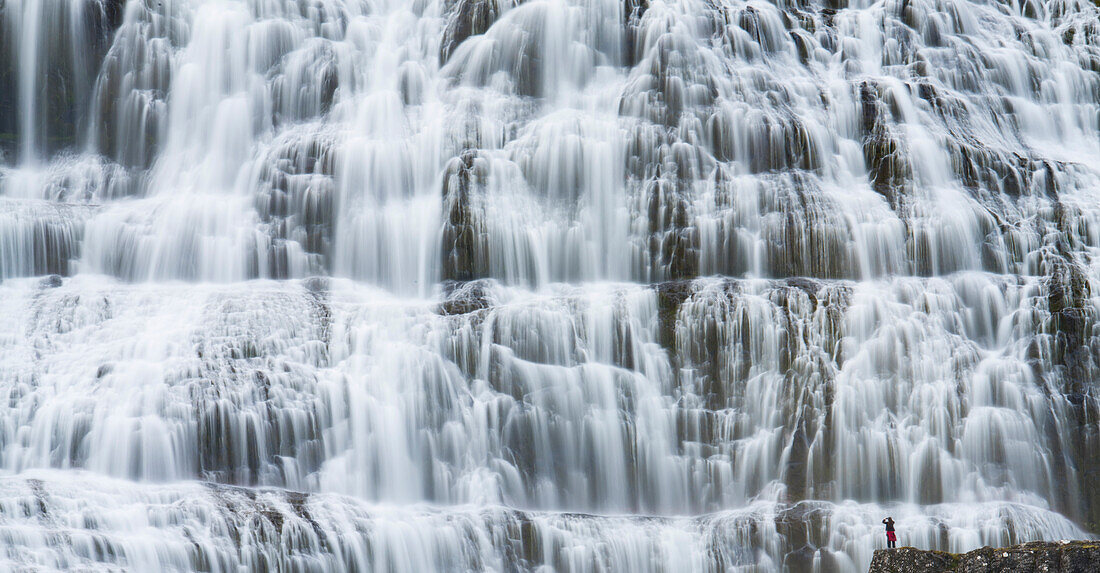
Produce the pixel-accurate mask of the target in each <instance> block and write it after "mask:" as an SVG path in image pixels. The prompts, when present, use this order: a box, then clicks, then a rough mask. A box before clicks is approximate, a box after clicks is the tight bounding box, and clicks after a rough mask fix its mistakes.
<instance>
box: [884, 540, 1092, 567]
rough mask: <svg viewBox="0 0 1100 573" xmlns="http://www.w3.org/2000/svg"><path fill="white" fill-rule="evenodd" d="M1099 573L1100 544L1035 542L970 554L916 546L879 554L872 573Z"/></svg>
mask: <svg viewBox="0 0 1100 573" xmlns="http://www.w3.org/2000/svg"><path fill="white" fill-rule="evenodd" d="M941 571H952V572H957V573H1001V572H1004V573H1027V572H1030V571H1042V572H1044V573H1097V572H1100V543H1097V542H1092V541H1070V542H1054V543H1047V542H1034V543H1025V544H1023V545H1014V546H1012V547H1000V548H996V549H994V548H992V547H982V548H981V549H975V550H974V551H971V552H970V553H944V552H942V551H924V550H921V549H915V548H912V547H902V548H900V549H894V550H879V551H875V557H874V559H873V560H872V561H871V569H870V573H917V572H919V573H939V572H941Z"/></svg>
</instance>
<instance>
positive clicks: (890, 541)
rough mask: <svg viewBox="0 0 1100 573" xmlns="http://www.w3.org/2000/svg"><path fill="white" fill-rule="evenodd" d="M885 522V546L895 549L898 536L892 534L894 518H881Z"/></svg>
mask: <svg viewBox="0 0 1100 573" xmlns="http://www.w3.org/2000/svg"><path fill="white" fill-rule="evenodd" d="M882 522H883V523H885V524H886V548H887V549H895V548H897V546H898V536H897V535H895V534H894V518H893V517H887V518H886V519H884V520H882Z"/></svg>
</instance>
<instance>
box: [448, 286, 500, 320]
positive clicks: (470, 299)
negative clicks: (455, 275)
mask: <svg viewBox="0 0 1100 573" xmlns="http://www.w3.org/2000/svg"><path fill="white" fill-rule="evenodd" d="M487 287H488V283H486V282H485V281H474V282H470V283H458V282H450V283H447V284H445V285H444V287H443V288H444V292H446V293H447V299H446V300H444V301H443V302H441V303H439V306H438V307H437V308H436V310H437V312H439V314H443V315H447V316H454V315H460V314H469V313H471V312H477V311H480V310H485V309H487V308H489V307H491V306H492V303H491V302H490V301H489V295H488V288H487Z"/></svg>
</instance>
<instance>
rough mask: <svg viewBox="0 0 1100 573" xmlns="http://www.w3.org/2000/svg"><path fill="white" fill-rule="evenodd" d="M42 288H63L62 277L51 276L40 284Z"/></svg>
mask: <svg viewBox="0 0 1100 573" xmlns="http://www.w3.org/2000/svg"><path fill="white" fill-rule="evenodd" d="M38 284H39V286H41V287H42V288H57V287H59V286H61V276H60V275H50V276H48V277H46V278H44V279H42V280H41V281H39V282H38Z"/></svg>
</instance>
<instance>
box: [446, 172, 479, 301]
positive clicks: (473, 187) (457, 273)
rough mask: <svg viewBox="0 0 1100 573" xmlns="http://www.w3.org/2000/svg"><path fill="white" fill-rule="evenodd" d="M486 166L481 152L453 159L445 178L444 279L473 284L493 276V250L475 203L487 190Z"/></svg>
mask: <svg viewBox="0 0 1100 573" xmlns="http://www.w3.org/2000/svg"><path fill="white" fill-rule="evenodd" d="M485 176H486V174H485V167H484V165H481V163H480V162H479V160H478V156H477V152H475V151H467V152H465V153H463V154H462V156H460V157H456V158H454V159H452V160H451V162H450V163H449V164H448V165H447V169H446V172H445V173H444V179H443V201H444V208H445V209H446V212H447V220H446V221H445V222H444V226H443V248H442V252H443V277H444V278H445V279H450V280H456V281H469V280H474V279H479V278H484V277H487V276H489V275H490V272H491V269H490V265H489V247H488V242H487V240H486V237H485V233H484V231H483V229H482V226H481V224H480V222H479V221H478V215H479V214H480V213H479V209H478V208H477V207H476V206H475V205H474V204H473V203H474V202H475V201H477V200H479V199H480V195H481V193H482V191H483V187H484V179H485Z"/></svg>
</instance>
